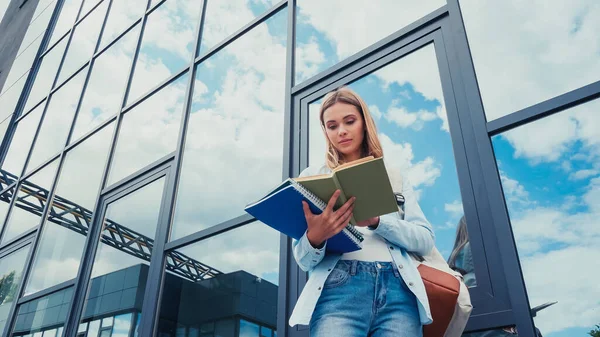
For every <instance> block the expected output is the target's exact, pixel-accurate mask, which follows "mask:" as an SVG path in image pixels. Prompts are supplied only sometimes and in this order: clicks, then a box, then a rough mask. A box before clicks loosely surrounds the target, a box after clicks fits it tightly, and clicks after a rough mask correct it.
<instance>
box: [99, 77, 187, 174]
mask: <svg viewBox="0 0 600 337" xmlns="http://www.w3.org/2000/svg"><path fill="white" fill-rule="evenodd" d="M187 82H188V74H184V75H183V76H181V77H179V78H178V79H177V80H175V81H174V82H172V83H170V84H169V85H167V86H166V87H164V88H163V89H161V90H160V91H159V92H157V93H156V94H154V95H152V96H150V97H149V98H147V99H146V100H145V101H143V102H142V103H140V104H139V105H137V106H135V107H134V108H133V109H131V110H129V111H128V112H127V113H125V115H124V116H123V118H122V121H121V127H120V128H119V137H118V138H117V145H116V147H115V153H114V156H113V161H112V164H111V169H110V175H109V179H108V184H109V185H110V184H112V183H115V182H117V181H119V180H121V179H122V178H125V177H127V176H128V175H130V174H132V173H135V172H136V171H138V170H140V169H142V168H144V167H145V166H146V165H149V164H151V163H152V162H154V161H156V160H158V159H160V158H162V157H164V156H166V155H167V154H169V153H171V152H173V151H175V150H176V148H177V138H178V136H179V128H180V124H181V118H182V116H183V108H184V104H183V103H184V99H185V92H186V87H187Z"/></svg>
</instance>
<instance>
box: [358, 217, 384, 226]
mask: <svg viewBox="0 0 600 337" xmlns="http://www.w3.org/2000/svg"><path fill="white" fill-rule="evenodd" d="M356 225H357V226H358V227H367V226H375V225H379V217H378V216H376V217H374V218H370V219H367V220H363V221H358V222H357V223H356Z"/></svg>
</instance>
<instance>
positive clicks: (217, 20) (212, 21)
mask: <svg viewBox="0 0 600 337" xmlns="http://www.w3.org/2000/svg"><path fill="white" fill-rule="evenodd" d="M275 3H277V2H276V1H269V0H267V1H208V2H207V5H206V13H205V18H204V27H202V28H203V29H202V41H201V42H200V50H199V54H200V55H203V54H205V53H206V52H207V51H209V50H210V49H211V48H212V47H214V46H216V45H217V44H218V43H219V42H221V41H223V40H225V39H226V38H227V37H229V36H230V35H231V34H233V33H235V32H236V31H238V30H239V29H240V28H242V27H244V26H245V25H246V24H248V23H250V22H251V21H252V20H254V19H256V18H257V17H258V16H260V15H261V14H263V13H264V12H266V11H267V10H268V9H269V8H271V6H272V5H275Z"/></svg>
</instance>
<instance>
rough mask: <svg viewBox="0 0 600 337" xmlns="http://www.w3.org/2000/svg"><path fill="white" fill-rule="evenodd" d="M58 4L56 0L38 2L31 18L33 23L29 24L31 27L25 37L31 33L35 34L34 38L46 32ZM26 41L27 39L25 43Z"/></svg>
mask: <svg viewBox="0 0 600 337" xmlns="http://www.w3.org/2000/svg"><path fill="white" fill-rule="evenodd" d="M56 3H57V1H56V0H41V1H40V2H38V5H37V7H36V8H35V12H34V13H33V16H32V17H31V23H30V24H29V25H30V26H29V29H28V30H27V34H26V35H25V37H27V35H29V32H30V31H31V32H32V33H35V34H33V36H38V35H39V34H41V33H43V32H45V31H46V29H47V28H48V23H49V22H50V18H51V17H52V12H54V8H55V7H56ZM26 40H27V39H25V40H24V41H26Z"/></svg>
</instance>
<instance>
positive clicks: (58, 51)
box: [23, 39, 67, 112]
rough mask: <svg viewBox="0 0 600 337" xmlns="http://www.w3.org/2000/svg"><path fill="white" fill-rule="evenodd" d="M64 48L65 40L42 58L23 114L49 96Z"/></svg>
mask: <svg viewBox="0 0 600 337" xmlns="http://www.w3.org/2000/svg"><path fill="white" fill-rule="evenodd" d="M66 46H67V39H62V40H61V41H60V42H59V43H58V44H57V45H56V46H54V48H52V50H50V51H49V52H48V53H47V54H46V55H44V57H43V58H42V61H41V64H40V68H39V70H38V72H37V74H36V76H35V80H34V82H33V86H32V87H31V90H30V92H29V96H28V97H27V102H26V103H25V108H24V109H23V112H28V111H29V110H30V109H31V108H33V107H34V106H35V105H36V104H37V103H39V102H40V101H41V100H42V99H43V98H44V97H46V96H47V95H48V94H49V91H50V89H52V88H53V83H54V78H55V76H56V72H57V70H58V66H59V64H60V60H61V59H62V56H63V52H64V51H65V47H66Z"/></svg>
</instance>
